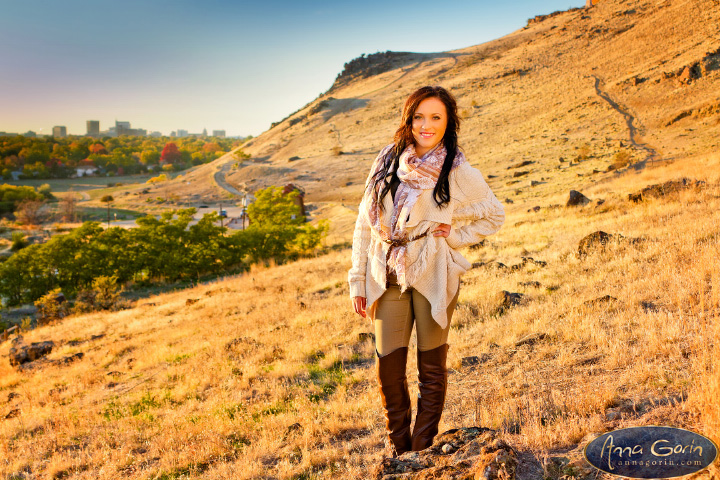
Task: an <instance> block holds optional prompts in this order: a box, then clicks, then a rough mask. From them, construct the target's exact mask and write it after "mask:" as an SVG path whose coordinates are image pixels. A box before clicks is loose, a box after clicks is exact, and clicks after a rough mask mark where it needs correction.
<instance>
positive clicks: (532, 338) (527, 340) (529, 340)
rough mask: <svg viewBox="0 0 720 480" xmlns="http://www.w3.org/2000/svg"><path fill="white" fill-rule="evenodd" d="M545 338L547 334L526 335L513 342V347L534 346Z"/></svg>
mask: <svg viewBox="0 0 720 480" xmlns="http://www.w3.org/2000/svg"><path fill="white" fill-rule="evenodd" d="M545 337H547V333H531V334H530V335H526V336H524V337H523V338H521V339H520V340H518V341H517V342H515V346H516V347H520V346H522V345H534V344H536V343H537V342H539V341H540V340H542V339H544V338H545Z"/></svg>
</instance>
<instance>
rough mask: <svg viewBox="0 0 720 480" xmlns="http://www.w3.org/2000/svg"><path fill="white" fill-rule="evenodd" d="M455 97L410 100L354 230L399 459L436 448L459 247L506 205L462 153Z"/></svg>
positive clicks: (355, 258)
mask: <svg viewBox="0 0 720 480" xmlns="http://www.w3.org/2000/svg"><path fill="white" fill-rule="evenodd" d="M459 124H460V121H459V118H458V114H457V104H456V102H455V99H454V98H453V96H452V95H451V94H450V93H449V92H448V91H447V90H445V89H444V88H442V87H430V86H427V87H422V88H420V89H418V90H417V91H415V92H413V93H412V94H411V95H410V96H409V97H408V99H407V100H406V102H405V107H404V109H403V115H402V120H401V122H400V127H399V128H398V129H397V131H396V132H395V139H394V143H392V144H390V145H387V146H386V147H385V148H383V149H382V151H381V152H380V154H379V155H378V156H377V158H376V159H375V162H374V163H373V166H372V168H371V170H370V175H369V177H368V180H367V182H366V185H365V194H364V196H363V199H362V202H361V203H360V209H359V214H358V218H357V222H356V223H355V232H354V235H353V251H352V268H351V269H350V272H349V275H348V281H349V284H350V296H351V297H352V303H353V308H354V309H355V312H357V313H358V314H360V315H361V316H363V317H366V316H368V317H370V319H372V320H373V321H374V326H375V344H376V354H377V357H378V360H377V375H378V382H379V384H380V397H381V400H382V404H383V407H384V408H385V416H386V419H387V429H388V430H389V435H388V436H389V440H390V446H391V447H392V450H393V451H394V453H393V455H394V456H397V455H400V454H402V453H404V452H406V451H410V450H413V451H418V450H423V449H425V448H427V447H429V446H431V445H432V441H433V438H434V437H435V435H437V432H438V423H439V422H440V417H441V415H442V411H443V407H444V405H445V391H446V385H447V367H446V358H447V351H448V345H447V343H446V342H447V338H448V331H449V329H450V319H451V317H452V314H453V311H454V309H455V305H456V303H457V298H458V293H459V286H460V275H462V274H463V273H465V272H466V271H467V270H468V269H469V268H470V264H469V263H468V261H467V260H466V259H465V258H464V257H463V256H462V255H460V254H459V253H458V251H457V250H458V249H460V248H462V247H465V246H468V245H473V244H475V243H478V242H479V241H480V240H482V239H483V238H484V237H485V236H486V235H490V234H493V233H495V232H497V231H498V230H499V228H500V226H501V225H502V224H503V222H504V220H505V212H504V210H503V207H502V205H501V204H500V202H499V201H498V200H497V198H495V195H493V193H492V191H490V188H489V187H488V185H487V183H486V182H485V180H484V179H483V176H482V174H481V173H480V172H479V171H478V170H477V169H475V168H473V167H471V166H470V164H469V163H468V162H467V161H466V160H465V156H464V155H463V153H462V152H461V151H459V150H458V145H457V133H458V127H459ZM413 325H415V326H416V330H417V332H416V337H417V347H418V350H417V364H418V389H419V396H418V403H417V413H416V416H415V426H414V428H413V430H412V433H411V432H410V423H411V405H410V394H409V392H408V384H407V378H406V374H405V373H406V362H407V354H408V345H409V343H410V334H411V333H412V328H413Z"/></svg>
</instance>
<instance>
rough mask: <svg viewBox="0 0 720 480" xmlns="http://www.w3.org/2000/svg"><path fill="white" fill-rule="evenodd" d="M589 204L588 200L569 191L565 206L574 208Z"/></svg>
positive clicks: (578, 193)
mask: <svg viewBox="0 0 720 480" xmlns="http://www.w3.org/2000/svg"><path fill="white" fill-rule="evenodd" d="M588 203H590V199H589V198H588V197H586V196H585V195H583V194H582V193H580V192H578V191H577V190H570V196H569V197H568V201H567V204H566V205H567V206H568V207H576V206H579V205H586V204H588Z"/></svg>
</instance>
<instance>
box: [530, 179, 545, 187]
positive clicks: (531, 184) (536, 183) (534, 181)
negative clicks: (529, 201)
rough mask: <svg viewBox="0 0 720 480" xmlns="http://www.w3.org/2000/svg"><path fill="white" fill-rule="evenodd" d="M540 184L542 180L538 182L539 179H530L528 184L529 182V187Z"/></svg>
mask: <svg viewBox="0 0 720 480" xmlns="http://www.w3.org/2000/svg"><path fill="white" fill-rule="evenodd" d="M541 184H542V182H539V181H537V180H530V184H529V185H530V186H531V187H535V186H537V185H541Z"/></svg>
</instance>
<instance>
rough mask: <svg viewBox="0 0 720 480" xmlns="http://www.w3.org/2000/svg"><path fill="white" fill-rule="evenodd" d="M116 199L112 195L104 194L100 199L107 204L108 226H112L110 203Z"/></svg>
mask: <svg viewBox="0 0 720 480" xmlns="http://www.w3.org/2000/svg"><path fill="white" fill-rule="evenodd" d="M113 200H115V199H114V198H113V197H112V195H103V197H102V198H101V199H100V201H101V202H102V203H104V204H106V205H107V226H108V228H110V204H111V203H112V202H113Z"/></svg>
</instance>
